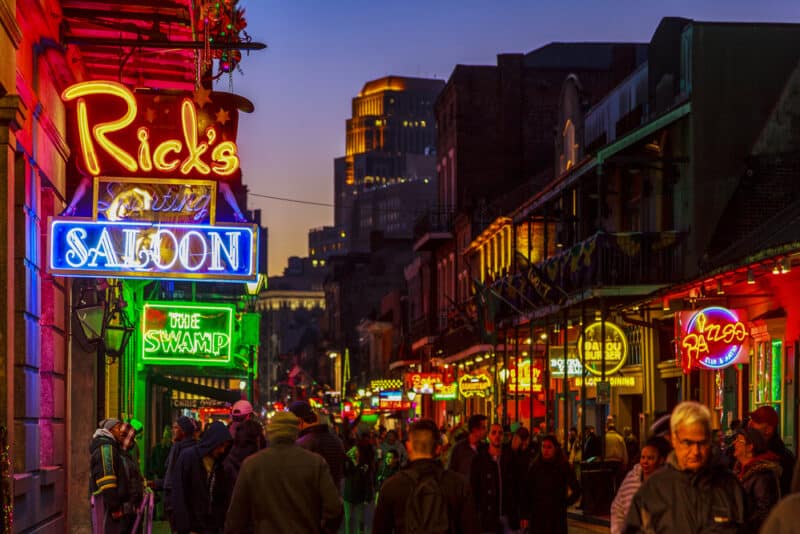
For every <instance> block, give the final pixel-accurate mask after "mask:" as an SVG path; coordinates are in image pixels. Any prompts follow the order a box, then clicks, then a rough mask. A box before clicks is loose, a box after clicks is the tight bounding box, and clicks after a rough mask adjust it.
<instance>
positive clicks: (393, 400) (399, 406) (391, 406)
mask: <svg viewBox="0 0 800 534" xmlns="http://www.w3.org/2000/svg"><path fill="white" fill-rule="evenodd" d="M378 408H380V409H381V410H388V411H393V410H410V409H411V401H409V400H405V399H403V391H402V390H385V391H381V392H380V394H379V398H378Z"/></svg>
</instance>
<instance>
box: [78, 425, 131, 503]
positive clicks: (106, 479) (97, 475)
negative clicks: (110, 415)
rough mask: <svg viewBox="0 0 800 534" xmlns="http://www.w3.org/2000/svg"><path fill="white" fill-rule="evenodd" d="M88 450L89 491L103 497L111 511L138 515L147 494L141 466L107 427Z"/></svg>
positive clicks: (97, 432) (98, 433)
mask: <svg viewBox="0 0 800 534" xmlns="http://www.w3.org/2000/svg"><path fill="white" fill-rule="evenodd" d="M89 452H90V454H91V460H90V466H91V477H90V479H89V492H90V494H91V495H96V496H102V498H103V500H104V505H105V508H106V509H107V510H109V511H111V512H116V511H122V513H123V514H125V515H131V514H135V513H136V512H137V510H138V509H139V505H140V504H141V502H142V498H143V497H144V478H143V477H142V473H141V472H140V471H139V466H138V465H136V463H135V462H134V461H133V459H132V458H131V457H130V456H129V455H128V454H127V453H126V452H125V451H123V450H122V448H121V447H120V445H119V442H118V441H117V440H116V439H115V438H114V436H113V435H112V434H111V432H109V431H108V430H102V429H101V430H97V431H96V432H95V434H94V436H93V437H92V443H91V444H90V445H89Z"/></svg>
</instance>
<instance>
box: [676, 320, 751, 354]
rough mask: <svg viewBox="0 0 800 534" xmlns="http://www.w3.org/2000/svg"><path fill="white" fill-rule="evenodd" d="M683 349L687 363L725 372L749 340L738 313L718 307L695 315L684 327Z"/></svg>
mask: <svg viewBox="0 0 800 534" xmlns="http://www.w3.org/2000/svg"><path fill="white" fill-rule="evenodd" d="M681 330H682V332H681V334H682V335H681V350H682V352H683V355H684V359H685V361H686V363H687V364H688V365H689V367H690V368H691V366H692V365H693V364H694V363H697V364H699V365H700V366H702V367H705V368H708V369H722V368H724V367H727V366H729V365H731V364H733V363H735V362H736V359H737V357H738V356H739V353H740V352H741V350H742V347H743V346H744V341H745V339H746V338H747V337H748V335H749V334H748V332H747V327H746V326H745V324H744V323H743V322H742V321H741V320H740V319H739V316H738V315H737V313H736V312H734V311H732V310H729V309H727V308H722V307H719V306H714V307H711V308H705V309H702V310H700V311H698V312H695V313H693V314H691V316H690V317H689V319H688V320H687V321H686V322H685V323H684V324H683V326H682V329H681Z"/></svg>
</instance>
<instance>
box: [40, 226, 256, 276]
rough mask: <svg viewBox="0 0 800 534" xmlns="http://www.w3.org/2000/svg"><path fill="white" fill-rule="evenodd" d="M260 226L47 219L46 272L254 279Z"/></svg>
mask: <svg viewBox="0 0 800 534" xmlns="http://www.w3.org/2000/svg"><path fill="white" fill-rule="evenodd" d="M257 246H258V228H257V227H256V226H255V225H248V224H233V223H229V224H225V225H216V226H209V225H192V224H153V223H147V222H104V221H91V220H86V219H77V218H51V219H50V269H49V270H50V272H51V273H53V274H56V275H60V276H78V277H80V276H84V277H86V276H88V277H114V278H140V277H152V278H162V279H163V278H182V279H187V278H188V279H191V278H197V279H204V280H209V281H223V282H226V281H227V282H235V281H239V282H241V281H248V280H253V279H254V278H255V276H256V270H257Z"/></svg>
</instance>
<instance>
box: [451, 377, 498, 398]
mask: <svg viewBox="0 0 800 534" xmlns="http://www.w3.org/2000/svg"><path fill="white" fill-rule="evenodd" d="M458 390H459V391H460V392H461V396H462V397H465V398H468V397H481V398H486V397H488V396H489V395H490V394H491V393H492V378H491V377H490V376H489V375H488V374H486V373H476V374H474V375H464V376H462V377H460V378H459V379H458Z"/></svg>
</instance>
